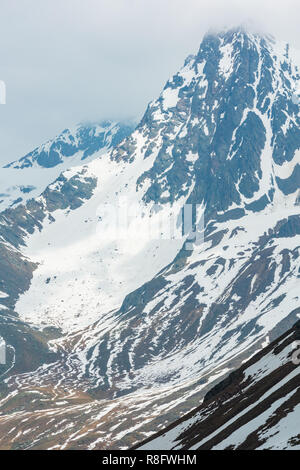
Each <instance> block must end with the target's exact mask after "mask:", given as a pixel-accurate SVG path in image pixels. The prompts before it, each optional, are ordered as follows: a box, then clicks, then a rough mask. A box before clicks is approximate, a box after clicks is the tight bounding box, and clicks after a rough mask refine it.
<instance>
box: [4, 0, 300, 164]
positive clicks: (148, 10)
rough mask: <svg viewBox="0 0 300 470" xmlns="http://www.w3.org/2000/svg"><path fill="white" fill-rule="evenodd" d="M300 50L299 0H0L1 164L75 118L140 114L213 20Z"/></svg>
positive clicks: (87, 118)
mask: <svg viewBox="0 0 300 470" xmlns="http://www.w3.org/2000/svg"><path fill="white" fill-rule="evenodd" d="M249 19H250V20H254V21H255V22H256V23H257V24H258V26H259V27H260V28H264V29H265V30H266V31H267V32H271V33H273V34H275V35H277V37H278V38H279V39H285V40H288V41H290V42H291V43H292V44H293V45H294V46H296V47H298V48H299V49H300V35H299V21H300V2H299V0H284V1H283V0H280V1H278V0H270V1H269V0H252V1H248V0H222V1H221V0H0V80H3V81H4V82H5V83H6V87H7V104H6V105H0V163H6V162H8V161H11V160H14V159H16V158H19V157H21V156H23V155H24V154H25V153H27V152H28V151H30V150H32V149H33V148H34V147H36V146H37V145H39V144H40V143H42V142H44V141H45V140H47V139H49V138H52V137H54V136H55V135H56V134H57V133H59V132H60V131H61V130H63V129H65V128H66V127H70V126H72V125H74V124H76V123H77V122H82V121H86V120H90V121H97V120H101V119H105V118H113V119H127V118H134V117H136V116H137V117H140V116H141V115H142V113H143V112H144V110H145V108H146V106H147V103H148V102H149V101H150V100H151V99H153V98H155V97H156V96H157V95H158V94H159V93H160V90H161V88H162V87H163V85H164V83H165V82H166V80H167V79H168V77H169V76H170V75H171V74H172V73H173V72H175V71H177V69H178V68H179V67H180V66H181V65H182V63H183V61H184V59H185V57H186V56H187V55H189V54H191V53H195V52H196V51H197V49H198V47H199V44H200V41H201V39H202V37H203V34H204V33H205V32H206V30H207V29H209V28H210V27H219V26H223V25H233V24H239V23H241V22H244V21H245V20H249Z"/></svg>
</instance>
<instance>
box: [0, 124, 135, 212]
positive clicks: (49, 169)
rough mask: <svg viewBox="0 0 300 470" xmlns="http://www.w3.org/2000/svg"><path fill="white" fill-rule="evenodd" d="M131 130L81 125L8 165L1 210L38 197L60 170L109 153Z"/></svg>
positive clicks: (1, 179)
mask: <svg viewBox="0 0 300 470" xmlns="http://www.w3.org/2000/svg"><path fill="white" fill-rule="evenodd" d="M133 129H134V126H133V125H132V124H124V123H116V122H111V121H104V122H102V123H100V124H95V125H83V124H81V125H78V126H76V127H75V128H74V129H65V130H64V131H63V132H62V133H61V134H60V135H58V136H57V137H56V138H55V139H53V140H49V141H48V142H46V143H45V144H43V145H41V146H40V147H37V148H36V149H35V150H33V151H32V152H30V153H29V154H27V155H25V157H23V158H21V159H20V160H17V161H15V162H12V163H9V164H8V165H6V166H5V167H4V168H1V169H0V187H1V194H0V210H1V211H3V210H4V209H6V208H7V207H10V206H16V205H18V204H20V203H23V204H24V203H25V202H26V201H27V200H28V199H31V198H34V197H37V196H39V195H40V194H41V193H42V191H43V190H44V189H45V188H46V187H47V186H48V185H49V184H50V183H52V182H53V181H55V180H56V178H58V176H59V175H60V173H61V172H62V171H64V170H66V169H68V168H71V167H75V166H80V165H82V164H83V163H84V162H88V161H91V160H92V159H94V158H97V157H98V156H100V155H101V154H103V153H106V152H108V151H109V150H110V149H111V148H113V147H114V146H115V145H117V144H119V143H120V142H121V141H122V140H123V139H124V138H125V137H127V136H128V135H129V134H130V133H131V132H132V131H133Z"/></svg>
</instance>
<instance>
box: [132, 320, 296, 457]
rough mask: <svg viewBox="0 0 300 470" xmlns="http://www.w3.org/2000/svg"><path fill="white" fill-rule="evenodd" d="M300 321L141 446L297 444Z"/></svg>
mask: <svg viewBox="0 0 300 470" xmlns="http://www.w3.org/2000/svg"><path fill="white" fill-rule="evenodd" d="M299 340H300V322H299V321H298V322H297V323H296V325H295V326H294V327H293V328H292V329H291V330H288V332H287V333H285V334H284V335H282V336H281V337H280V338H278V339H277V340H276V341H274V342H273V343H272V344H271V345H269V346H268V347H266V348H264V349H263V350H262V351H261V352H259V353H258V354H256V355H255V356H254V357H253V358H251V359H250V360H249V361H247V362H246V363H245V364H244V365H243V366H242V367H241V368H240V369H238V370H237V371H235V372H233V373H232V374H230V375H229V377H227V378H226V379H225V380H224V381H223V382H221V383H219V384H218V385H217V386H216V387H214V388H213V389H212V390H211V391H210V392H209V393H208V394H207V395H206V396H205V398H204V402H203V404H202V405H201V406H200V407H199V408H198V409H196V410H194V411H192V412H191V413H189V415H187V416H186V417H184V418H181V419H180V420H179V421H178V422H177V423H174V424H173V425H171V426H170V427H169V428H168V429H167V430H166V431H165V432H164V431H161V432H160V433H159V435H157V436H154V437H153V438H150V439H148V440H147V441H145V442H144V443H143V444H141V445H139V446H137V448H138V449H144V450H150V449H151V450H153V449H155V450H158V449H164V450H166V449H198V450H205V449H206V450H207V449H214V450H218V449H231V450H232V449H237V450H250V449H251V450H254V449H272V450H276V449H293V450H296V449H299V448H300V434H299V416H300V385H299V384H300V381H299V378H300V369H299V351H300V348H299V344H300V341H299Z"/></svg>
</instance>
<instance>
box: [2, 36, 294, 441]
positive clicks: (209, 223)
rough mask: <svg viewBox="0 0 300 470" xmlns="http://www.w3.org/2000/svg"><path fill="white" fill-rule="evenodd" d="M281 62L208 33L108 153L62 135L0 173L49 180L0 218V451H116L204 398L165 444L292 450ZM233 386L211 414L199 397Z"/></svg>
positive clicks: (285, 51)
mask: <svg viewBox="0 0 300 470" xmlns="http://www.w3.org/2000/svg"><path fill="white" fill-rule="evenodd" d="M297 64H298V65H300V63H299V61H298V59H297V54H296V53H295V52H294V51H293V50H292V49H291V48H290V47H289V45H288V44H284V43H280V42H277V41H276V40H275V39H274V38H273V37H271V36H268V35H262V34H254V33H251V32H249V31H246V30H244V29H243V28H237V29H233V30H226V31H222V32H219V33H208V34H207V35H206V36H205V37H204V39H203V41H202V43H201V45H200V49H199V51H198V53H197V54H196V55H191V56H189V57H188V58H187V59H186V61H185V63H184V66H183V67H182V69H181V70H180V71H179V72H178V73H176V74H175V75H174V76H173V77H172V78H171V79H170V80H169V81H168V82H167V84H166V85H165V87H164V89H163V91H162V93H161V94H160V96H159V97H158V98H157V99H156V100H154V101H153V102H151V103H150V104H149V105H148V107H147V109H146V112H145V114H144V116H143V118H142V120H141V122H140V123H139V124H138V126H137V127H136V129H135V130H134V131H133V132H132V133H131V134H130V135H128V136H127V137H126V135H125V134H126V130H124V129H123V130H122V129H121V130H120V132H121V135H122V139H123V137H126V138H125V139H123V140H122V139H119V141H116V142H115V141H113V139H110V138H109V139H108V144H104V143H103V142H104V140H105V138H104V137H101V138H100V140H99V141H98V140H97V139H96V135H99V133H98V130H96V129H94V128H93V129H92V133H91V134H90V131H87V134H88V137H87V136H86V133H85V131H83V134H82V133H81V131H80V130H79V131H78V132H79V136H78V133H77V132H76V133H75V135H76V139H75V137H74V134H73V133H69V132H68V131H67V133H63V134H62V135H63V136H64V137H63V138H62V137H61V136H60V137H59V138H58V140H55V141H54V142H53V143H52V144H51V147H52V146H54V147H53V149H52V151H51V152H50V151H49V148H50V147H49V144H47V145H46V146H42V147H41V148H40V149H38V150H36V151H34V152H32V153H31V154H30V155H29V156H26V157H25V158H24V159H22V160H19V161H18V162H15V163H13V164H12V165H11V166H9V168H7V169H6V170H7V171H8V170H11V171H15V172H20V174H21V173H22V172H23V171H25V170H26V172H27V171H28V174H29V172H30V171H33V169H34V168H36V167H37V166H43V168H42V169H40V168H38V169H39V171H42V172H43V174H45V175H46V173H47V174H49V175H50V173H48V171H49V168H47V169H45V168H44V167H45V166H46V167H52V168H53V170H54V169H55V171H57V173H55V174H54V173H53V174H51V178H52V180H51V181H48V180H47V182H46V184H43V187H41V188H40V187H39V188H40V189H39V190H38V193H35V192H34V191H32V193H29V194H31V195H30V196H29V197H30V199H28V198H27V194H26V192H25V194H26V196H23V195H20V194H19V191H21V186H20V185H19V183H18V184H16V186H18V188H19V189H17V190H16V193H14V195H13V198H14V200H15V199H17V198H19V197H22V201H20V203H18V204H15V205H11V202H9V203H8V204H7V206H6V207H7V208H6V210H4V211H3V212H1V214H0V240H1V242H0V335H1V336H2V338H3V339H4V340H5V342H6V356H7V358H6V359H7V360H6V363H5V364H3V365H2V366H0V367H2V369H1V373H2V376H1V377H2V383H1V388H0V390H1V392H0V393H1V401H0V410H1V411H0V412H1V414H0V447H1V448H5V449H109V448H113V449H117V448H122V449H124V448H129V447H132V446H134V445H136V444H137V443H139V442H142V441H144V440H145V439H146V438H148V437H149V436H152V435H153V433H154V432H156V431H158V432H159V431H160V430H163V432H165V429H166V426H168V425H170V423H172V422H175V421H176V420H178V419H179V418H180V417H181V416H184V415H185V414H186V413H188V412H190V410H192V409H194V408H195V407H199V405H200V404H201V402H202V400H203V398H204V397H205V396H206V399H205V402H204V404H203V407H202V408H200V409H199V411H197V414H195V415H193V417H192V418H191V419H192V421H191V426H192V428H189V429H191V431H189V430H188V431H187V428H186V427H182V428H181V427H180V431H178V428H176V432H175V434H174V433H173V432H171V433H172V435H171V438H170V437H169V434H168V435H167V438H166V439H165V441H164V442H166V446H170V447H171V446H173V439H175V440H176V443H178V446H179V447H180V448H183V447H191V446H194V445H195V446H198V447H201V446H202V447H203V446H204V447H205V446H209V447H215V446H220V447H224V448H225V447H232V448H233V447H238V446H243V445H244V444H245V442H246V441H247V439H248V437H247V436H249V435H250V432H251V433H252V432H253V433H256V434H255V437H254V438H253V439H252V437H251V439H252V440H251V442H250V441H247V442H246V444H245V446H246V447H249V446H250V447H251V446H252V447H258V446H259V445H262V446H263V445H264V443H265V442H266V445H268V446H270V447H272V446H275V447H276V446H279V447H280V446H281V445H282V447H284V446H289V447H292V446H299V433H298V434H297V433H295V432H292V431H293V430H294V429H295V420H296V416H297V410H298V408H297V406H298V404H299V383H300V381H299V367H296V366H295V365H294V364H293V363H292V362H290V363H289V360H288V358H289V354H290V353H292V344H290V342H289V341H290V340H289V339H288V338H287V337H286V336H282V335H286V332H287V331H288V330H290V329H291V328H293V327H294V325H295V324H296V322H297V320H298V319H299V315H300V301H299V296H300V294H299V282H300V257H299V254H300V253H299V250H300V192H299V188H300V184H299V183H300V129H299V124H300V109H299V101H298V100H297V99H296V98H297V90H298V89H299V85H300V74H299V70H298V68H297ZM126 129H127V128H126ZM115 135H117V134H114V136H115ZM72 136H73V137H74V139H75V140H76V145H75V147H74V146H73V139H72ZM77 138H78V140H77ZM62 140H63V142H64V144H62ZM110 146H113V148H111V149H110V150H108V149H105V151H104V148H106V147H110ZM98 151H99V153H98V154H96V153H95V152H98ZM72 152H75V153H72ZM70 155H74V164H76V166H73V164H72V165H70V164H69V162H71V160H69V158H70ZM75 155H76V156H75ZM85 156H88V157H90V156H91V158H90V160H89V159H88V158H87V159H86V160H84V158H85ZM71 158H73V157H71ZM78 164H79V165H81V166H77V165H78ZM65 165H66V166H65ZM24 175H25V173H24ZM20 178H23V177H20ZM45 178H48V176H47V177H46V176H45ZM49 178H50V176H49ZM25 180H26V184H25ZM29 181H30V180H29V178H28V180H27V176H26V177H25V179H22V185H23V186H26V187H27V185H28V184H29V183H28V182H29ZM30 184H31V183H30ZM32 185H33V186H37V185H36V184H34V183H32ZM3 192H6V190H5V191H4V190H3ZM21 192H22V191H21ZM22 194H24V193H23V192H22ZM11 200H12V199H9V201H11ZM183 208H185V209H186V208H187V209H188V210H191V217H190V219H191V220H190V224H187V225H189V226H188V230H185V229H184V226H185V225H186V222H187V221H188V219H189V217H188V215H187V214H188V211H186V210H185V209H184V210H183ZM182 214H183V217H182ZM181 222H183V223H181ZM170 227H171V229H170ZM150 232H151V233H150ZM295 331H296V330H295V329H292V330H290V332H289V334H290V335H295ZM279 337H281V339H280V341H283V343H282V342H280V341H279V340H278V338H279ZM274 341H275V343H274ZM276 341H277V343H276ZM278 341H279V342H278ZM270 343H271V344H270ZM268 345H269V346H268ZM266 347H267V349H263V348H266ZM274 348H275V349H276V351H275V349H274ZM257 354H259V355H258V356H257ZM252 357H253V358H252ZM249 358H252V359H250V363H249V362H247V363H246V362H245V361H247V360H249ZM240 367H242V368H241V369H240ZM234 370H236V371H237V372H235V374H236V377H237V379H236V380H237V383H239V384H240V386H241V389H242V391H243V393H245V395H244V401H243V402H242V403H240V399H237V398H235V396H232V398H230V400H229V401H228V402H227V401H226V402H222V407H223V408H220V409H223V410H225V409H226V410H228V416H227V417H226V418H224V417H222V416H221V415H220V409H218V408H216V405H215V400H212V401H211V399H212V397H214V395H213V396H212V395H207V394H208V392H209V391H210V390H211V389H213V390H219V389H218V388H216V389H215V388H214V387H215V386H217V384H218V383H219V382H220V381H222V380H224V379H225V380H229V379H226V377H227V376H229V377H232V375H229V374H230V373H232V372H233V371H234ZM274 377H278V380H277V381H276V383H277V386H275V384H274V380H273V378H274ZM230 380H231V379H230ZM287 381H288V382H287ZM290 381H292V383H290ZM222 383H224V382H222ZM255 384H258V385H255ZM259 384H263V385H262V386H261V389H260V390H257V387H258V386H260V385H259ZM281 385H282V387H281ZM272 387H275V388H274V389H273V388H272ZM276 387H277V388H276ZM213 393H215V392H213ZM264 393H265V394H266V395H265V396H263V394H264ZM268 394H269V395H268ZM271 394H273V395H274V397H273V395H272V399H271V398H270V400H269V398H268V397H269V396H270V395H271ZM275 395H276V396H275ZM208 396H210V397H211V398H210V401H207V397H208ZM253 400H255V401H259V400H261V407H260V404H259V403H258V404H256V405H255V403H254V402H253ZM278 400H281V402H280V403H279V402H278ZM254 405H255V406H257V407H260V408H259V417H258V421H257V422H256V423H255V425H254V424H253V423H252V421H251V419H253V416H254V414H253V413H254V412H255V413H256V414H255V416H256V415H257V416H258V411H257V410H256V409H255V410H254V411H252V409H250V408H251V406H254ZM267 405H268V406H269V407H271V408H270V409H268V413H269V414H263V413H264V410H265V407H266V406H267ZM279 407H282V408H283V411H282V412H281V411H280V412H279V411H278V413H277V412H276V410H278V409H279ZM298 407H299V406H298ZM273 412H274V413H275V414H276V413H277V414H276V417H275V418H274V423H273V424H272V426H271V425H270V426H269V425H268V419H269V417H270V413H273ZM245 413H247V416H245ZM251 413H252V414H251ZM222 414H223V411H222ZM215 416H217V417H218V419H217V420H216V421H215V418H214V417H215ZM227 419H228V420H227ZM229 419H234V420H235V421H236V422H235V424H234V425H232V426H231V422H229ZM282 419H286V420H288V421H286V422H292V423H294V424H293V425H291V427H290V431H291V432H290V435H287V434H285V435H284V436H283V437H282V440H281V441H280V442H279V441H278V440H276V439H275V438H274V439H273V438H272V436H273V435H274V434H273V433H274V432H276V430H275V427H276V426H277V423H278V422H279V420H282ZM203 423H204V424H203ZM248 423H249V426H248ZM266 423H267V424H266ZM185 424H186V423H185V422H184V424H183V426H185ZM176 426H177V425H176ZM180 426H181V425H180ZM202 426H204V427H205V428H206V430H205V432H204V431H203V428H202ZM222 426H224V432H223V427H222ZM229 426H231V427H230V428H229ZM237 426H240V427H241V434H239V433H238V429H237ZM247 426H248V427H247ZM250 426H251V429H250ZM217 427H218V429H217ZM245 427H247V429H246V430H245ZM225 428H226V429H225ZM271 428H272V429H271ZM233 433H235V434H233ZM262 433H263V435H264V437H262ZM267 434H268V439H267V438H266V435H267ZM249 439H250V438H249ZM272 439H273V440H272ZM280 439H281V437H280ZM249 442H250V443H249ZM281 442H282V444H281ZM156 444H157V441H156ZM156 444H153V445H156ZM157 445H158V444H157ZM159 445H160V444H159ZM174 445H175V444H174ZM176 445H177V444H176ZM166 448H167V447H166Z"/></svg>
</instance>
